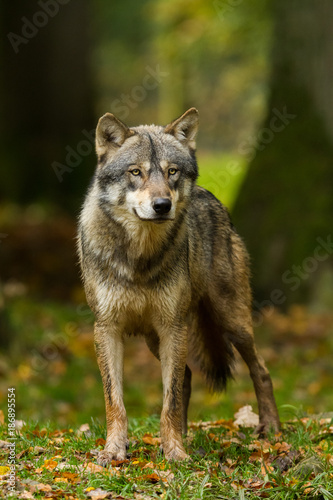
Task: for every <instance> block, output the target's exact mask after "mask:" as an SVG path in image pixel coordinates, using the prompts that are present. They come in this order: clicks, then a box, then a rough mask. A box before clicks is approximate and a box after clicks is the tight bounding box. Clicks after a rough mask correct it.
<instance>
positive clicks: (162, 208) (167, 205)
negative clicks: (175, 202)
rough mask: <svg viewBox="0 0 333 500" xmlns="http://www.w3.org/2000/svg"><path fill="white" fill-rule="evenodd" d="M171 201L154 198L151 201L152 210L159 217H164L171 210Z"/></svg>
mask: <svg viewBox="0 0 333 500" xmlns="http://www.w3.org/2000/svg"><path fill="white" fill-rule="evenodd" d="M171 205H172V203H171V200H170V199H169V198H156V199H155V200H154V201H153V209H154V210H155V212H156V213H157V214H159V215H164V214H167V213H168V212H170V210H171Z"/></svg>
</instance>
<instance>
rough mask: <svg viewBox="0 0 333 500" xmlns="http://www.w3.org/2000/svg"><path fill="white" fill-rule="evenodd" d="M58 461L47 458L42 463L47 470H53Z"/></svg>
mask: <svg viewBox="0 0 333 500" xmlns="http://www.w3.org/2000/svg"><path fill="white" fill-rule="evenodd" d="M57 465H58V462H56V461H55V460H45V462H44V465H42V468H44V469H47V470H53V469H55V468H56V467H57Z"/></svg>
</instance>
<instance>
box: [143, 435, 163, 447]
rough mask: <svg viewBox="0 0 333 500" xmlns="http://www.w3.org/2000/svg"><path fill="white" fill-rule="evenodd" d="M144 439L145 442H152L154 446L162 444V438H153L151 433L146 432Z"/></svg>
mask: <svg viewBox="0 0 333 500" xmlns="http://www.w3.org/2000/svg"><path fill="white" fill-rule="evenodd" d="M142 441H143V442H144V443H145V444H152V445H154V446H158V445H160V444H161V438H153V437H152V435H151V434H145V435H144V436H143V438H142Z"/></svg>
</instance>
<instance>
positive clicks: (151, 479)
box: [142, 472, 160, 484]
mask: <svg viewBox="0 0 333 500" xmlns="http://www.w3.org/2000/svg"><path fill="white" fill-rule="evenodd" d="M142 479H143V480H144V481H149V482H151V483H153V484H156V483H158V482H159V481H160V478H159V476H158V475H157V474H156V473H155V472H153V474H145V475H144V476H142Z"/></svg>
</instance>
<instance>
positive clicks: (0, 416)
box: [0, 410, 5, 425]
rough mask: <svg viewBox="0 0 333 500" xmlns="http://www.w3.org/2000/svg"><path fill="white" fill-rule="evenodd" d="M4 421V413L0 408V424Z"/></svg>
mask: <svg viewBox="0 0 333 500" xmlns="http://www.w3.org/2000/svg"><path fill="white" fill-rule="evenodd" d="M4 423H5V415H4V412H3V411H2V410H0V425H4Z"/></svg>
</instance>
